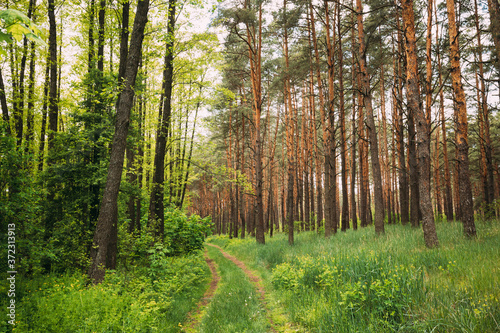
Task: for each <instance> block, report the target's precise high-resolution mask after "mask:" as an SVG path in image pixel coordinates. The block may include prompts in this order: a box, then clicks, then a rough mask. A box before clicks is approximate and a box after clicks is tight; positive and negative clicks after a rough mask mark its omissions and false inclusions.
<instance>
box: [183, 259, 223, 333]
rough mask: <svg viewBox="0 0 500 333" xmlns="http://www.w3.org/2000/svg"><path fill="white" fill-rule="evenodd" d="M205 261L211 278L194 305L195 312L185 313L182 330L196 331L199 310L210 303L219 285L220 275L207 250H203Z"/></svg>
mask: <svg viewBox="0 0 500 333" xmlns="http://www.w3.org/2000/svg"><path fill="white" fill-rule="evenodd" d="M204 257H205V261H206V262H207V265H208V268H210V272H211V274H212V280H211V281H210V285H209V287H208V289H207V291H205V294H204V295H203V297H202V298H201V299H200V301H199V302H198V304H197V305H196V312H194V313H191V312H190V313H189V314H188V315H187V318H188V319H187V320H186V324H185V326H184V327H183V330H182V331H183V332H196V328H197V327H198V326H199V325H200V322H201V318H202V317H201V315H200V314H201V312H202V310H203V309H204V308H205V307H206V306H207V305H208V304H209V303H210V301H211V300H212V298H213V297H214V295H215V291H216V290H217V287H218V285H219V281H220V276H219V274H218V273H217V264H216V263H215V261H214V260H213V259H211V258H210V257H209V256H208V254H207V250H205V253H204Z"/></svg>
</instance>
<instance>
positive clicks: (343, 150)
mask: <svg viewBox="0 0 500 333" xmlns="http://www.w3.org/2000/svg"><path fill="white" fill-rule="evenodd" d="M337 28H338V41H339V42H338V46H339V53H338V54H339V55H338V57H339V112H340V145H341V146H340V155H341V161H342V223H341V230H342V231H346V230H347V229H349V193H348V191H347V174H348V173H349V171H348V170H347V142H346V140H347V139H346V126H345V106H344V72H343V67H344V56H343V53H342V52H343V51H342V34H341V22H340V6H338V8H337Z"/></svg>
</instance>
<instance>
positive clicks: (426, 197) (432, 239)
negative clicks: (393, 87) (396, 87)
mask: <svg viewBox="0 0 500 333" xmlns="http://www.w3.org/2000/svg"><path fill="white" fill-rule="evenodd" d="M431 1H432V0H431ZM402 7H403V26H404V31H405V45H406V47H405V51H406V52H405V53H406V62H407V65H406V84H407V100H408V109H409V113H412V114H413V115H414V116H415V120H416V123H417V142H418V145H417V147H418V158H419V162H418V168H419V173H420V175H419V176H420V177H419V183H418V188H419V194H420V196H419V199H420V202H419V203H420V209H421V210H422V228H423V230H424V240H425V245H426V246H427V247H429V248H433V247H437V246H439V241H438V238H437V233H436V226H435V224H434V212H433V210H432V199H431V174H430V163H431V155H430V149H429V147H430V131H429V127H428V124H427V119H426V117H425V114H424V110H423V109H422V106H421V103H420V91H419V87H418V63H417V40H416V38H415V19H414V13H413V1H412V0H402ZM429 8H432V3H429ZM428 17H429V18H431V17H432V15H431V14H428ZM429 25H430V22H429ZM427 38H428V41H429V39H430V36H429V35H428V36H427ZM412 213H413V211H412ZM412 221H414V219H413V218H412ZM413 226H414V225H413Z"/></svg>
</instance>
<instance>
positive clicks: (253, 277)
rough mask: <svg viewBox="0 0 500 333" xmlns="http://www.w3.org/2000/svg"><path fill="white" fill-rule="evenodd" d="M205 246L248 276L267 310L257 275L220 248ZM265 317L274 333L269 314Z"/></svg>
mask: <svg viewBox="0 0 500 333" xmlns="http://www.w3.org/2000/svg"><path fill="white" fill-rule="evenodd" d="M206 245H208V246H211V247H214V248H216V249H218V250H219V251H220V252H221V253H222V255H223V256H224V257H225V258H227V259H229V260H231V261H232V262H233V263H234V264H235V265H236V266H238V267H239V268H240V269H241V270H242V271H243V272H244V273H245V275H246V276H248V278H249V279H250V281H251V282H252V284H253V285H254V286H255V288H256V290H257V292H258V293H259V295H260V297H259V298H260V300H261V303H262V304H263V305H264V308H266V309H267V302H266V299H265V295H266V291H265V289H264V286H263V284H262V280H261V279H260V278H259V277H258V276H257V275H255V274H254V273H253V272H252V271H251V270H250V269H249V268H248V267H247V266H246V265H245V264H244V263H243V262H242V261H241V260H238V259H237V258H236V257H234V256H232V255H230V254H229V253H227V252H226V251H224V250H223V249H222V248H221V247H220V246H218V245H215V244H211V243H206ZM266 317H267V319H268V321H269V323H270V324H271V329H270V332H276V330H274V328H273V326H274V323H273V321H272V318H271V316H269V314H266Z"/></svg>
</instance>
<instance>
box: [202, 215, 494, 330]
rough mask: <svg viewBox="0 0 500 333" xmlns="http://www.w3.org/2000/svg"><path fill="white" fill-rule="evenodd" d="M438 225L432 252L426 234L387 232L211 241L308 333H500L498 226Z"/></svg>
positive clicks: (401, 230) (394, 229)
mask: <svg viewBox="0 0 500 333" xmlns="http://www.w3.org/2000/svg"><path fill="white" fill-rule="evenodd" d="M477 229H478V237H477V239H472V240H470V239H466V238H465V237H464V236H463V235H462V226H461V224H459V223H448V222H441V223H438V224H437V231H438V236H439V239H440V243H441V246H440V247H439V248H437V249H427V248H426V247H425V245H424V241H423V235H422V231H421V229H412V228H410V227H403V226H400V225H387V226H386V233H385V235H382V236H376V235H375V233H374V231H373V228H364V229H361V230H357V231H353V230H349V231H347V232H345V233H342V232H341V233H338V234H337V235H335V236H333V237H331V238H330V239H325V238H324V237H322V236H318V235H317V234H315V233H313V232H303V233H299V234H297V235H296V238H295V245H294V246H291V247H290V246H288V245H287V239H286V235H284V234H278V235H276V236H275V237H273V238H268V239H267V240H266V242H267V243H266V245H265V246H259V245H258V244H256V243H255V241H254V240H252V239H247V240H229V239H227V238H224V237H212V238H211V239H209V240H208V241H210V242H213V243H215V244H218V245H221V246H224V247H225V248H226V249H227V250H228V251H229V252H231V253H233V254H235V255H236V256H237V257H239V258H240V259H242V260H244V261H246V262H247V263H249V264H250V265H251V266H252V267H253V268H254V269H257V270H258V271H259V272H260V273H261V275H262V277H263V278H264V280H265V281H266V284H267V286H268V290H269V291H270V292H271V293H272V298H273V299H276V300H277V302H280V304H283V306H284V307H285V312H286V313H287V314H288V317H289V320H291V321H293V322H296V323H298V324H300V325H301V326H302V327H303V328H304V330H305V331H308V332H390V331H404V332H431V331H433V332H500V305H499V304H500V224H499V223H498V221H494V222H479V223H477Z"/></svg>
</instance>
